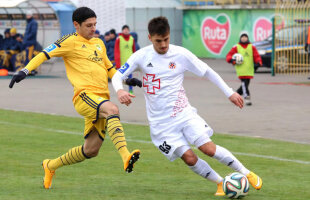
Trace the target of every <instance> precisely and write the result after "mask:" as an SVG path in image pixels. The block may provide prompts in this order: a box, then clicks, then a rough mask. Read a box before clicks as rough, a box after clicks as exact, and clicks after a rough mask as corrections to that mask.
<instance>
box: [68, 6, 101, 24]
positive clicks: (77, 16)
mask: <svg viewBox="0 0 310 200" xmlns="http://www.w3.org/2000/svg"><path fill="white" fill-rule="evenodd" d="M92 17H95V18H97V16H96V13H95V12H94V11H93V10H92V9H90V8H87V7H80V8H77V9H76V10H75V11H74V12H73V14H72V21H73V22H74V21H76V22H77V23H79V24H82V22H84V21H85V20H87V19H88V18H92Z"/></svg>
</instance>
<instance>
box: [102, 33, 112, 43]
mask: <svg viewBox="0 0 310 200" xmlns="http://www.w3.org/2000/svg"><path fill="white" fill-rule="evenodd" d="M109 40H110V32H109V31H107V32H105V33H104V36H103V39H102V41H103V43H104V45H105V46H107V44H108V42H109Z"/></svg>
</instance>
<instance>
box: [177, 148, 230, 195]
mask: <svg viewBox="0 0 310 200" xmlns="http://www.w3.org/2000/svg"><path fill="white" fill-rule="evenodd" d="M181 159H182V160H183V161H184V162H185V164H186V165H188V167H189V168H190V169H191V170H192V171H193V172H195V173H196V174H198V175H200V176H201V177H203V178H205V179H208V180H210V181H212V182H214V183H216V184H217V191H216V193H215V194H214V195H215V196H224V195H225V193H224V191H223V188H222V184H223V178H222V177H221V176H220V175H219V174H218V173H216V171H214V170H213V169H212V168H211V167H210V165H209V164H208V163H207V162H206V161H204V160H202V159H200V158H199V157H197V155H196V154H195V153H194V152H193V151H192V150H191V149H189V150H187V151H186V152H185V153H184V154H183V155H182V157H181Z"/></svg>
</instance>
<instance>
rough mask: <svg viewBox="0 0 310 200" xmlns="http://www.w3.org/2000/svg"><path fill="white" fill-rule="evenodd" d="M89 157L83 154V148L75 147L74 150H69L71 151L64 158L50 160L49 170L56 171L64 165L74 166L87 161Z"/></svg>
mask: <svg viewBox="0 0 310 200" xmlns="http://www.w3.org/2000/svg"><path fill="white" fill-rule="evenodd" d="M86 158H87V157H86V156H85V154H84V152H83V146H82V145H81V146H77V147H73V148H72V149H69V151H68V152H67V153H65V154H63V155H62V156H60V157H58V158H56V159H54V160H50V162H49V163H48V168H49V169H50V170H56V169H57V168H59V167H62V166H64V165H72V164H75V163H79V162H82V161H83V160H85V159H86Z"/></svg>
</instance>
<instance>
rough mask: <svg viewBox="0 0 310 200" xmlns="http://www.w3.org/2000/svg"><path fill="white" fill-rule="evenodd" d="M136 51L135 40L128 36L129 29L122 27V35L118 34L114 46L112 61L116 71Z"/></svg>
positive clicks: (131, 88)
mask: <svg viewBox="0 0 310 200" xmlns="http://www.w3.org/2000/svg"><path fill="white" fill-rule="evenodd" d="M135 51H136V46H135V40H134V39H133V37H132V36H131V35H130V29H129V26H128V25H124V26H123V27H122V33H120V34H119V35H118V37H117V39H116V41H115V46H114V59H115V65H116V69H119V68H120V67H121V66H122V65H124V64H125V63H126V61H127V60H128V58H129V57H130V56H131V55H132V54H133V53H134V52H135ZM128 77H129V78H132V74H129V76H128ZM129 93H130V94H133V87H132V86H129Z"/></svg>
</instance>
